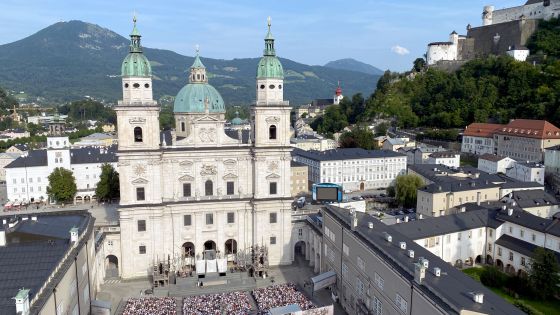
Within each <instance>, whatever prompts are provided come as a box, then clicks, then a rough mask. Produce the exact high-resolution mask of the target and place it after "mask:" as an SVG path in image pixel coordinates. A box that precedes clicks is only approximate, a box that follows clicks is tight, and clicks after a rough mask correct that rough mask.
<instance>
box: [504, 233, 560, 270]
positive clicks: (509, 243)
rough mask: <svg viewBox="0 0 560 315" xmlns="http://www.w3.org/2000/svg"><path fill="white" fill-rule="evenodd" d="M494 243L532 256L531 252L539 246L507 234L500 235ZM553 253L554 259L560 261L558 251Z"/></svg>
mask: <svg viewBox="0 0 560 315" xmlns="http://www.w3.org/2000/svg"><path fill="white" fill-rule="evenodd" d="M496 245H500V246H502V247H505V248H508V249H511V250H514V251H516V252H518V253H520V254H521V255H525V256H527V257H533V253H534V252H535V249H537V248H538V247H540V246H537V245H535V244H531V243H529V242H525V241H523V240H520V239H518V238H515V237H513V236H510V235H507V234H504V235H502V236H500V238H499V239H498V240H496ZM554 255H555V256H556V260H557V261H558V262H559V263H560V253H558V252H556V251H555V252H554Z"/></svg>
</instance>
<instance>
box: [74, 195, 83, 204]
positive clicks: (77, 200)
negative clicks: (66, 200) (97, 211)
mask: <svg viewBox="0 0 560 315" xmlns="http://www.w3.org/2000/svg"><path fill="white" fill-rule="evenodd" d="M82 201H83V198H82V196H76V201H75V203H82Z"/></svg>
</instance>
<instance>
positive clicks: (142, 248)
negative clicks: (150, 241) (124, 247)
mask: <svg viewBox="0 0 560 315" xmlns="http://www.w3.org/2000/svg"><path fill="white" fill-rule="evenodd" d="M138 253H140V254H145V253H146V245H140V246H139V247H138Z"/></svg>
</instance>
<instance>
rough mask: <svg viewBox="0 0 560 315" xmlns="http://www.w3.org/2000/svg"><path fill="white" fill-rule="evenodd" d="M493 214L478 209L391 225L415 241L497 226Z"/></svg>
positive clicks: (489, 211)
mask: <svg viewBox="0 0 560 315" xmlns="http://www.w3.org/2000/svg"><path fill="white" fill-rule="evenodd" d="M493 213H494V212H493V211H491V210H488V209H478V210H475V211H467V212H460V213H456V214H449V215H444V216H439V217H430V218H426V219H422V220H416V221H409V222H406V223H399V224H395V225H393V228H394V229H395V230H396V231H398V232H399V233H401V234H403V235H405V236H407V237H409V238H411V239H413V240H417V239H422V238H426V237H431V236H437V235H444V234H449V233H456V232H461V231H466V230H472V229H476V228H482V227H487V226H488V225H489V224H492V225H496V224H498V225H499V222H498V221H496V220H494V218H493Z"/></svg>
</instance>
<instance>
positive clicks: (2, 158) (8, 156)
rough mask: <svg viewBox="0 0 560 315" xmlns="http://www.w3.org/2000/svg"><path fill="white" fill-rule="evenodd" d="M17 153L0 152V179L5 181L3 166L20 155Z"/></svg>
mask: <svg viewBox="0 0 560 315" xmlns="http://www.w3.org/2000/svg"><path fill="white" fill-rule="evenodd" d="M20 156H21V154H19V153H8V152H5V153H0V181H6V170H5V169H4V167H6V165H8V164H10V163H12V162H13V161H14V160H15V159H17V158H18V157H20Z"/></svg>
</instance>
